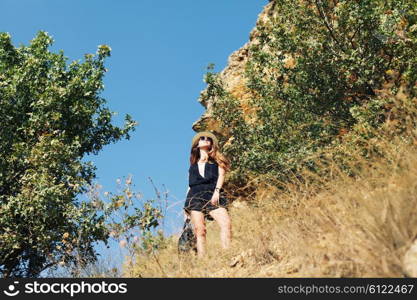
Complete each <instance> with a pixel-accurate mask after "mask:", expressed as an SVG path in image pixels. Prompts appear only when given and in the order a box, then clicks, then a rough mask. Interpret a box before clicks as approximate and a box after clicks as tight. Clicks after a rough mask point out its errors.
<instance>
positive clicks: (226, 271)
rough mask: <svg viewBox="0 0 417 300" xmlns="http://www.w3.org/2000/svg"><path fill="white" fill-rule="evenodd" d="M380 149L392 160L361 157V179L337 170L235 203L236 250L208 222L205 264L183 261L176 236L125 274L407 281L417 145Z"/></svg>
mask: <svg viewBox="0 0 417 300" xmlns="http://www.w3.org/2000/svg"><path fill="white" fill-rule="evenodd" d="M380 143H381V144H380V145H379V146H381V148H383V149H385V151H386V154H389V155H387V157H388V158H385V159H382V158H379V159H378V160H376V161H373V162H370V161H369V160H366V161H365V160H362V163H361V161H360V158H358V159H357V160H355V166H356V167H358V166H359V167H360V169H361V171H360V174H359V175H358V176H357V177H355V178H352V177H349V176H347V175H345V174H344V173H343V172H341V171H340V169H338V168H337V167H336V165H335V164H330V165H328V166H327V168H328V171H329V172H328V174H329V175H328V176H327V177H326V176H322V177H319V178H317V177H316V178H315V177H314V174H311V173H308V172H307V171H305V172H304V174H303V175H304V178H307V180H305V181H304V182H303V183H298V184H289V183H288V184H287V185H286V192H282V191H279V190H278V189H276V188H275V186H276V183H274V184H271V183H272V182H270V184H264V185H263V186H262V187H261V186H259V188H258V190H257V196H256V197H255V199H254V200H252V201H251V202H241V201H240V202H235V203H234V205H233V207H231V209H230V214H231V217H232V231H233V241H232V247H231V248H230V249H229V250H227V251H222V250H221V247H220V239H219V230H218V226H217V224H216V223H215V222H209V223H208V224H207V256H206V257H205V258H204V259H198V258H197V257H196V256H194V255H191V254H190V255H186V256H179V255H178V253H177V248H176V241H177V238H178V237H177V236H173V237H172V242H171V243H169V246H168V248H166V249H163V250H161V251H160V252H159V253H157V254H155V255H152V256H150V257H144V256H139V255H138V257H137V263H136V265H135V267H134V268H133V269H132V268H129V269H128V268H125V272H124V273H125V276H129V277H402V276H404V273H403V268H402V263H401V261H402V257H403V255H404V253H405V251H406V250H407V249H408V247H409V246H410V245H411V242H412V241H413V239H414V238H416V236H417V196H416V195H417V153H416V151H415V146H410V145H409V146H406V145H405V144H401V143H396V142H395V141H392V140H391V141H385V142H384V141H380ZM384 143H385V144H384ZM365 166H366V168H365ZM312 182H313V183H314V184H311V183H312Z"/></svg>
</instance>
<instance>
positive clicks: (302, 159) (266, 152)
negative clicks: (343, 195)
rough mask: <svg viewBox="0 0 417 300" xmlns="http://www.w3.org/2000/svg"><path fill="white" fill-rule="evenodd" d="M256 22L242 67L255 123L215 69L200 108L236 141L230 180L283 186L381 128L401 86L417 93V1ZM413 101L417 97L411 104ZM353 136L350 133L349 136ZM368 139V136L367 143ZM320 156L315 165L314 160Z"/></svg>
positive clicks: (276, 14) (314, 7) (290, 9)
mask: <svg viewBox="0 0 417 300" xmlns="http://www.w3.org/2000/svg"><path fill="white" fill-rule="evenodd" d="M269 5H270V6H271V7H270V11H269V18H268V20H266V21H265V20H259V22H258V24H257V30H256V32H255V33H254V38H255V39H256V40H257V41H258V42H257V43H255V42H254V43H251V45H250V48H249V51H248V53H249V55H248V61H247V63H246V66H245V74H244V75H245V78H246V80H247V81H246V88H247V89H248V93H250V95H251V97H250V99H249V105H250V106H251V107H252V108H254V115H255V117H256V118H255V119H256V122H254V123H248V122H246V121H245V116H244V115H243V112H242V109H241V103H240V100H239V99H236V98H235V97H233V95H232V93H231V92H228V90H227V88H226V86H225V83H224V82H222V79H221V76H219V74H218V73H215V72H212V69H213V66H210V67H209V71H208V72H207V74H206V76H205V80H206V82H207V89H206V91H205V93H203V94H202V100H203V101H206V102H207V101H210V100H212V117H213V118H215V119H217V120H218V121H220V126H221V127H223V128H224V129H225V131H227V132H229V133H230V135H231V136H233V142H232V143H231V145H228V147H227V148H226V150H225V153H226V154H227V155H228V156H229V157H231V159H232V165H233V166H234V170H233V172H232V176H231V178H230V180H231V181H235V182H241V181H242V180H243V179H242V178H245V177H248V176H249V175H250V174H269V175H271V176H272V177H274V178H277V179H279V180H287V179H288V178H289V177H288V175H289V174H294V173H297V170H298V169H300V168H303V167H307V168H311V169H313V170H314V169H315V168H316V167H317V166H316V165H315V161H314V160H311V159H309V158H310V157H313V156H314V154H317V153H319V152H320V151H323V149H327V150H326V151H329V148H328V147H329V145H332V144H335V143H338V142H339V140H340V137H341V136H343V135H345V134H347V133H350V134H356V135H361V134H362V133H361V132H360V131H355V132H353V131H352V129H353V128H355V126H356V125H357V124H358V123H361V124H362V125H363V126H365V127H370V128H379V127H380V126H381V125H382V124H383V123H384V122H385V121H386V120H387V116H388V115H389V113H390V110H391V109H392V106H390V104H392V101H391V100H392V99H390V98H389V97H381V95H380V92H381V91H386V92H387V93H388V94H389V93H393V94H396V93H397V92H398V91H399V88H400V86H401V85H403V86H404V87H405V88H406V89H407V93H408V97H409V100H410V101H411V99H413V98H414V97H415V96H416V94H417V86H416V80H417V2H415V1H412V0H398V1H397V0H395V1H393V0H391V1H386V0H364V1H362V0H361V1H356V0H352V1H351V0H334V1H333V0H332V1H331V0H310V1H309V0H296V1H293V0H282V1H272V3H270V4H269ZM414 99H415V98H414ZM351 131H352V132H351ZM370 137H372V130H368V131H367V133H366V134H364V136H363V138H365V139H366V138H370ZM316 157H317V156H316Z"/></svg>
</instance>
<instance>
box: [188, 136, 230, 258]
mask: <svg viewBox="0 0 417 300" xmlns="http://www.w3.org/2000/svg"><path fill="white" fill-rule="evenodd" d="M229 170H230V162H229V160H228V159H227V158H226V157H225V156H224V155H223V154H221V153H220V151H219V144H218V140H217V138H216V136H215V135H214V134H213V133H211V132H208V131H203V132H199V133H197V134H196V135H195V136H194V137H193V140H192V143H191V155H190V168H189V170H188V172H189V187H188V191H187V197H186V200H185V204H184V210H185V212H186V214H187V215H188V216H189V217H190V218H191V223H192V225H193V228H194V233H195V236H196V238H197V253H198V256H199V257H202V256H204V254H205V242H206V226H205V217H207V215H209V216H211V217H212V218H213V219H214V220H215V221H216V222H217V223H218V224H219V226H220V239H221V245H222V248H223V249H227V248H229V246H230V242H231V237H232V230H231V220H230V216H229V213H228V211H227V206H228V204H229V201H228V199H226V198H225V197H223V195H222V192H223V189H222V185H223V182H224V175H225V173H226V171H229Z"/></svg>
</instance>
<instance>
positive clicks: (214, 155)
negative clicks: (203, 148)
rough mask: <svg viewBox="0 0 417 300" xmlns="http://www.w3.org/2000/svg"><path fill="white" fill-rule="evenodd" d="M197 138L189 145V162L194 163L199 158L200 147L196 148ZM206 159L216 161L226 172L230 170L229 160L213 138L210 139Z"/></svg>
mask: <svg viewBox="0 0 417 300" xmlns="http://www.w3.org/2000/svg"><path fill="white" fill-rule="evenodd" d="M198 143H199V140H198V139H197V140H196V141H195V142H194V143H193V144H192V146H191V154H190V164H196V163H197V162H198V160H199V159H200V149H199V148H198ZM208 156H209V158H208V160H209V162H210V161H211V162H216V163H217V164H218V165H219V166H220V167H222V168H223V169H224V170H225V171H226V172H228V171H229V170H230V160H229V159H228V158H227V157H226V156H225V155H223V154H222V153H221V152H220V150H219V147H218V146H217V144H216V143H214V141H213V139H212V141H211V148H210V150H209V151H208Z"/></svg>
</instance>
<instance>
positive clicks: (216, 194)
mask: <svg viewBox="0 0 417 300" xmlns="http://www.w3.org/2000/svg"><path fill="white" fill-rule="evenodd" d="M219 198H220V193H219V191H217V190H216V191H214V193H213V196H212V197H211V200H210V203H211V204H212V205H214V206H217V205H219Z"/></svg>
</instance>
